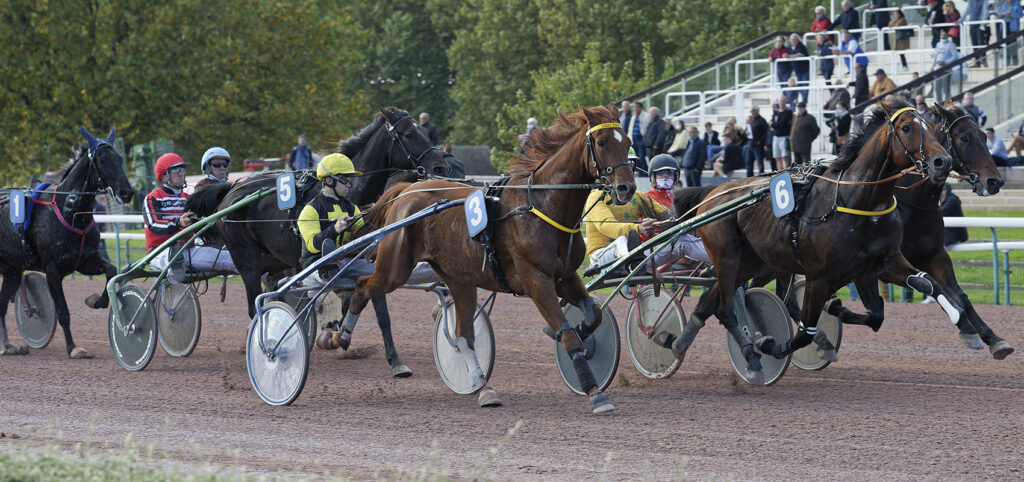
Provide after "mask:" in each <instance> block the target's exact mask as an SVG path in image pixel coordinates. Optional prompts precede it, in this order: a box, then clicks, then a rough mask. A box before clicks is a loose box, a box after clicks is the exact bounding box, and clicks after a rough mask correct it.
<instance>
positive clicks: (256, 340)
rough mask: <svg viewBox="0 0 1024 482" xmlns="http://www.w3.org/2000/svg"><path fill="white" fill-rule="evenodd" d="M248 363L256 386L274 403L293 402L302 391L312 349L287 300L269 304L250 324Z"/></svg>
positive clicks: (258, 392) (264, 398)
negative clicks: (310, 349)
mask: <svg viewBox="0 0 1024 482" xmlns="http://www.w3.org/2000/svg"><path fill="white" fill-rule="evenodd" d="M261 339H262V345H261V343H260V341H261ZM245 365H246V368H248V370H249V381H251V382H252V387H253V388H255V389H256V393H257V394H258V395H259V396H260V398H262V399H263V401H264V402H267V403H268V404H270V405H288V404H291V403H292V402H294V401H295V399H296V398H298V397H299V394H300V393H302V387H303V386H305V384H306V375H308V374H309V348H308V345H307V341H306V333H305V331H303V329H302V327H301V326H299V324H298V323H297V322H296V320H295V310H293V309H292V307H291V306H288V304H287V303H282V302H279V301H274V302H271V303H267V305H266V306H264V307H263V315H262V316H261V317H258V318H257V319H254V320H253V322H252V324H251V325H249V336H248V338H247V339H246V342H245Z"/></svg>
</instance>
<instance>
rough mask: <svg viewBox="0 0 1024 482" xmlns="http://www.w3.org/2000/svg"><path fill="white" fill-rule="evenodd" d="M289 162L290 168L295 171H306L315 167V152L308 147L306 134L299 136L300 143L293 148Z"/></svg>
mask: <svg viewBox="0 0 1024 482" xmlns="http://www.w3.org/2000/svg"><path fill="white" fill-rule="evenodd" d="M288 163H289V164H290V165H289V166H288V168H289V169H291V170H293V171H304V170H306V169H309V168H311V167H313V153H312V152H310V150H309V147H306V136H299V145H297V146H295V148H294V149H292V152H291V154H290V155H289V156H288Z"/></svg>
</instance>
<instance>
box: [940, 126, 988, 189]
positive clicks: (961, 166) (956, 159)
mask: <svg viewBox="0 0 1024 482" xmlns="http://www.w3.org/2000/svg"><path fill="white" fill-rule="evenodd" d="M970 117H971V116H970V115H962V116H960V117H957V118H956V119H953V122H950V123H949V125H948V126H947V125H946V119H945V118H943V119H942V130H943V131H944V132H945V133H946V135H945V136H944V137H943V139H942V147H944V148H946V151H948V152H949V155H950V157H952V158H953V163H954V164H953V165H954V166H956V167H957V171H960V172H961V173H965V175H966V176H967V182H970V183H971V189H972V190H974V192H978V185H979V184H981V176H979V175H978V173H976V172H974V171H971V168H970V167H968V166H967V163H966V162H964V161H963V159H961V158H960V154H959V153H957V151H956V149H955V148H954V147H953V126H954V125H956V123H957V122H959V121H960V120H961V119H967V118H970ZM971 122H974V121H973V120H972V121H971Z"/></svg>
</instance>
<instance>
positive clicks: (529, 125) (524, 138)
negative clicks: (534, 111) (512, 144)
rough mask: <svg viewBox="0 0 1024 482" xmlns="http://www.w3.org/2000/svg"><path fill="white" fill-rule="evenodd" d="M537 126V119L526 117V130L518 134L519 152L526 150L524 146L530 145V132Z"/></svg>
mask: <svg viewBox="0 0 1024 482" xmlns="http://www.w3.org/2000/svg"><path fill="white" fill-rule="evenodd" d="M536 128H537V119H534V118H533V117H530V118H529V119H526V132H525V133H523V134H519V152H526V148H527V147H529V146H530V141H529V138H530V134H531V133H533V130H534V129H536Z"/></svg>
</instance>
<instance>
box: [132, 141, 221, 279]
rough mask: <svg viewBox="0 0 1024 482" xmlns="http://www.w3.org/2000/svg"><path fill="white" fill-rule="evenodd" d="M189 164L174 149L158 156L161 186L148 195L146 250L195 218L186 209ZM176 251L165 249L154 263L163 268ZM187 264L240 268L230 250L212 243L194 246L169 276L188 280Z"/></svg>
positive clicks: (213, 268) (217, 268) (212, 268)
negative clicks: (216, 246) (211, 245)
mask: <svg viewBox="0 0 1024 482" xmlns="http://www.w3.org/2000/svg"><path fill="white" fill-rule="evenodd" d="M186 165H187V164H186V163H185V161H184V160H182V159H181V156H179V155H177V154H174V153H167V154H164V155H162V156H160V158H159V159H157V160H156V168H155V171H156V180H157V182H159V183H160V186H158V187H157V188H155V189H153V191H152V192H150V193H149V194H148V195H147V196H146V208H145V210H144V212H143V215H144V216H143V218H144V220H145V223H146V252H149V251H152V250H153V249H154V248H157V247H159V246H160V245H161V244H163V243H164V242H165V241H167V240H168V239H170V238H171V236H174V234H175V233H177V232H178V231H181V230H182V229H184V228H187V227H188V226H189V225H191V224H192V223H193V222H194V221H195V214H194V213H192V212H191V211H185V200H186V199H188V193H186V192H185V186H186V182H185V166H186ZM179 246H180V244H179ZM174 251H176V249H165V250H164V251H163V252H162V253H160V254H159V255H158V256H156V257H155V258H153V260H152V261H151V262H150V264H152V265H153V267H154V268H157V269H160V270H162V269H164V268H166V267H167V264H168V257H169V256H170V255H171V254H172V253H173V252H174ZM185 264H187V265H188V266H190V267H191V268H193V269H195V270H197V271H236V270H235V264H234V262H232V260H231V254H230V253H228V252H227V251H225V250H222V249H217V248H213V247H209V246H192V247H189V248H188V249H187V250H185V253H184V255H183V256H181V257H179V258H178V259H177V260H175V262H174V264H173V265H172V266H171V271H170V272H169V273H168V280H169V281H170V282H171V283H178V282H181V281H183V280H184V277H185V273H184V265H185Z"/></svg>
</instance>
